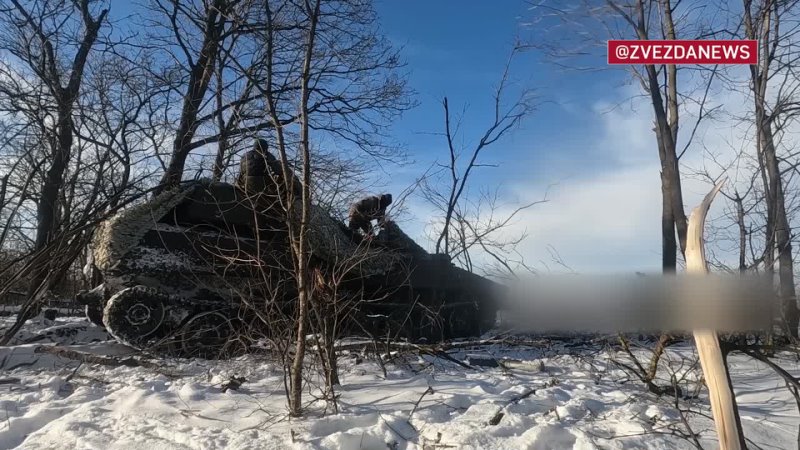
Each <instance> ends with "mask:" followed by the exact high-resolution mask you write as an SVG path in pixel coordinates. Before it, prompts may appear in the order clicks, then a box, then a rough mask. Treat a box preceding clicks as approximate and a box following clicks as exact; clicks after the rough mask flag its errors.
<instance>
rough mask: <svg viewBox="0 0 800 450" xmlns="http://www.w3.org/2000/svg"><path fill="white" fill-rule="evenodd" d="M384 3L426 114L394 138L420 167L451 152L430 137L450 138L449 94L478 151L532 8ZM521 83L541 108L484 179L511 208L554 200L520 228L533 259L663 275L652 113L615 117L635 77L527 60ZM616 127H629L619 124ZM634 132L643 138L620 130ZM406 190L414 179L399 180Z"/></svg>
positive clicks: (386, 21) (451, 0)
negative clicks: (445, 132)
mask: <svg viewBox="0 0 800 450" xmlns="http://www.w3.org/2000/svg"><path fill="white" fill-rule="evenodd" d="M376 5H377V10H378V13H379V15H380V20H381V26H382V28H383V31H384V32H385V33H386V35H387V36H388V37H389V38H390V39H391V40H392V41H393V42H394V43H395V44H396V45H400V46H403V47H404V52H403V55H404V57H405V60H406V61H407V63H408V69H409V71H410V84H411V87H412V88H413V89H414V90H416V91H417V93H418V97H417V99H418V101H419V102H420V104H419V106H418V107H417V108H416V109H414V110H412V111H409V112H408V113H406V114H405V116H404V117H403V118H402V119H401V120H399V121H398V122H397V123H396V124H395V126H394V134H395V136H396V137H397V139H399V140H400V141H401V142H403V143H404V144H405V145H406V148H407V150H408V152H409V153H410V154H411V155H412V157H413V158H414V159H416V160H417V161H419V165H418V166H417V167H418V169H417V170H419V169H420V168H422V167H424V166H426V165H427V164H428V163H429V161H431V160H432V159H435V158H437V157H438V158H445V157H446V155H447V154H446V153H445V152H446V146H445V141H444V139H443V138H442V137H440V136H431V135H427V134H422V133H425V132H440V131H441V130H442V128H443V113H442V107H441V99H442V97H444V96H447V97H448V98H449V101H450V104H451V109H453V110H458V109H460V108H461V107H462V106H465V105H466V106H467V107H468V109H467V111H466V114H465V116H464V125H463V129H464V130H465V136H464V137H465V138H466V140H467V141H468V142H469V141H470V138H472V139H474V138H475V136H476V135H477V134H478V133H480V132H481V131H482V130H483V129H484V128H485V126H486V124H487V121H488V120H489V115H490V114H491V112H492V104H491V102H492V94H493V91H494V88H495V86H496V85H497V82H498V80H499V78H500V75H501V73H502V70H503V68H504V65H505V63H506V60H507V58H508V55H509V52H510V50H511V48H512V46H513V44H514V41H515V38H516V37H517V36H525V35H526V34H527V30H525V28H524V27H523V26H522V25H521V23H522V22H523V21H524V18H525V17H526V15H527V14H528V11H527V6H526V3H525V2H521V1H503V2H487V1H477V0H473V1H455V0H448V1H434V2H431V1H420V0H411V1H402V2H400V1H390V0H379V1H378V2H377V3H376ZM512 78H513V79H514V80H515V81H516V82H517V83H520V84H525V85H527V86H529V87H531V88H534V89H535V91H536V92H537V95H538V97H539V99H540V101H539V105H538V107H537V110H536V111H535V112H534V113H533V114H532V115H531V116H530V117H529V118H528V119H527V120H526V121H525V122H524V123H523V125H522V127H521V128H520V129H518V130H516V131H515V132H514V133H513V134H512V135H511V136H510V138H508V139H505V140H503V141H501V142H498V143H497V144H496V145H495V146H493V147H492V148H491V150H490V151H489V152H487V155H486V157H487V159H486V162H490V163H496V164H499V165H500V167H498V168H486V169H482V170H481V173H480V176H479V177H477V178H476V179H475V180H474V181H475V182H477V183H478V184H479V185H483V186H489V187H492V186H496V185H498V184H500V183H502V185H503V186H505V187H507V188H508V189H507V190H506V192H507V194H508V196H509V197H508V198H509V200H517V201H519V202H524V201H526V200H527V201H532V200H536V199H540V198H542V197H543V196H544V195H545V193H546V192H548V197H549V199H550V202H549V203H547V204H543V205H539V206H536V207H535V208H534V209H533V210H531V211H530V212H529V213H527V214H525V215H524V216H523V217H521V218H520V221H519V223H517V224H516V229H517V230H521V229H524V230H527V231H528V232H529V233H530V234H531V236H530V237H529V238H528V241H527V242H526V244H525V245H524V248H523V252H524V254H525V256H526V259H527V260H528V261H530V262H533V263H541V265H542V266H545V265H548V266H552V264H551V261H550V256H549V253H548V252H547V247H548V246H552V247H553V248H555V249H556V250H557V251H558V252H559V253H560V255H561V256H562V258H564V260H565V262H566V263H567V264H569V265H570V266H571V267H573V268H574V269H576V270H580V271H590V272H595V271H600V272H605V271H632V270H658V268H659V265H660V253H659V249H660V241H659V233H660V229H659V224H660V216H659V211H660V206H659V197H658V188H659V184H658V183H659V181H658V169H657V164H658V159H657V153H656V150H655V139H654V136H653V135H652V133H651V132H650V131H649V129H650V125H649V123H650V114H651V113H650V110H649V109H647V108H645V107H637V108H635V109H631V108H630V105H629V104H627V103H624V104H623V107H622V108H617V109H615V110H612V108H611V106H612V105H615V104H617V103H619V102H620V101H622V100H624V99H626V98H630V97H632V96H635V95H636V93H637V92H636V91H635V90H634V89H633V88H632V87H630V86H626V81H627V80H628V78H627V77H626V75H625V73H624V72H622V71H600V72H591V73H586V72H576V71H569V70H564V69H560V68H557V67H555V66H554V65H552V64H548V63H546V62H544V61H543V60H542V57H541V56H540V55H538V54H536V53H535V52H528V53H525V54H523V55H522V56H521V57H520V58H517V59H516V60H515V64H514V65H513V69H512ZM644 106H646V105H644ZM609 111H610V112H609ZM615 121H619V123H621V124H622V125H621V126H620V127H615V125H614V123H615ZM626 126H634V127H636V130H635V132H630V131H626V130H622V129H621V127H626ZM615 128H616V129H615ZM404 172H405V171H404ZM626 177H627V178H626ZM403 182H409V180H404V179H402V178H401V179H397V180H395V183H396V184H398V185H401V184H402V183H403ZM633 189H635V191H634V192H629V191H632V190H633ZM688 196H689V197H691V192H690V193H689V195H688ZM421 209H424V207H423V206H421V205H420V206H419V208H418V209H417V211H419V210H421ZM626 209H629V210H630V213H629V214H630V217H626V216H625V214H626V213H625V210H626ZM426 219H427V218H426V217H425V214H424V212H422V213H420V212H418V213H417V214H416V217H415V219H414V220H412V221H411V223H409V224H407V225H406V227H410V228H411V229H412V230H415V231H416V234H417V235H420V234H422V232H421V231H420V230H419V229H418V228H417V227H419V226H420V224H421V223H424V222H425V220H426Z"/></svg>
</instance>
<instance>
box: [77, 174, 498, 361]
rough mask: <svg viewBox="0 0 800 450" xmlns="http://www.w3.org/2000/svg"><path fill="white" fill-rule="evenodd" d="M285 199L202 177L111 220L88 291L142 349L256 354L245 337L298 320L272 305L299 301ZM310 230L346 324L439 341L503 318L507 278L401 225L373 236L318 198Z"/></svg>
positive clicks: (90, 310)
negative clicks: (96, 282)
mask: <svg viewBox="0 0 800 450" xmlns="http://www.w3.org/2000/svg"><path fill="white" fill-rule="evenodd" d="M270 199H271V200H273V201H270ZM274 200H275V197H269V196H267V197H266V198H265V197H264V196H263V195H261V196H259V195H253V194H252V193H248V192H245V191H244V190H242V189H240V188H239V187H237V186H234V185H231V184H227V183H220V182H210V181H203V180H201V181H192V182H187V183H183V184H181V185H180V186H179V187H176V188H173V189H171V190H168V191H165V192H163V193H161V194H159V195H157V196H155V197H154V198H153V199H151V200H150V201H148V202H145V203H142V204H139V205H136V206H134V207H131V208H128V209H126V210H123V211H122V212H120V213H118V214H117V215H115V216H113V217H111V218H110V219H109V220H107V221H106V222H104V223H102V224H101V226H100V227H99V229H98V230H97V232H96V236H95V240H94V242H93V246H92V257H93V264H94V266H95V267H96V268H97V270H99V272H100V273H101V274H102V279H103V283H102V285H100V286H97V287H96V288H95V289H93V290H91V291H88V292H84V293H82V294H80V295H79V301H81V302H82V303H84V304H85V305H86V310H87V316H88V318H89V319H90V320H92V321H93V322H95V323H97V324H98V325H101V326H103V327H105V328H106V329H107V330H108V332H109V333H110V334H111V335H112V336H114V338H116V339H117V340H118V341H120V342H122V343H124V344H126V345H129V346H131V347H134V348H137V349H141V350H146V351H155V352H164V353H171V354H179V355H201V356H218V355H222V354H234V353H237V352H240V351H245V350H246V349H247V347H248V344H247V343H246V342H248V341H247V339H242V337H243V336H244V337H247V336H253V335H261V336H268V335H269V333H275V332H276V330H275V329H274V328H276V327H277V328H280V327H281V326H287V325H283V324H282V323H280V322H275V323H273V321H272V318H273V317H277V316H275V315H274V314H270V313H269V311H276V310H282V311H291V309H290V308H292V305H293V302H294V300H295V299H296V287H295V284H294V283H295V281H294V278H293V276H292V274H293V271H292V269H291V268H292V259H291V254H290V251H289V248H290V247H289V233H288V231H287V229H286V222H287V221H286V220H284V217H285V216H283V215H282V214H281V211H284V210H285V208H280V207H279V206H278V202H275V201H274ZM310 229H311V231H310V233H309V238H310V243H311V254H312V255H311V256H312V261H311V266H312V267H313V268H315V270H318V271H319V273H322V274H328V276H331V274H334V273H335V274H337V279H338V280H339V282H338V284H337V286H336V289H335V292H334V293H333V294H332V300H329V301H332V302H341V303H342V304H345V303H346V304H347V305H349V306H348V308H349V309H347V313H346V314H344V315H345V316H346V317H344V318H343V319H344V320H343V321H342V326H343V327H344V328H343V332H346V333H348V334H350V335H358V334H361V335H364V334H366V335H371V336H373V337H376V336H379V337H382V338H384V339H385V338H386V336H387V335H388V336H391V337H392V338H405V339H409V340H412V341H428V342H431V341H440V340H445V339H452V338H458V337H468V336H476V335H479V334H481V333H483V332H484V331H486V330H487V329H488V328H490V327H491V326H492V325H493V324H494V319H495V312H496V309H495V305H494V301H493V299H494V298H495V295H496V289H497V287H498V286H497V285H496V284H495V283H494V282H492V281H490V280H488V279H485V278H483V277H480V276H478V275H475V274H472V273H470V272H467V271H465V270H462V269H460V268H458V267H455V266H454V265H453V264H452V263H451V262H450V261H449V260H448V259H447V258H446V257H445V256H443V255H433V254H429V253H427V252H426V251H425V250H424V249H422V248H421V247H420V246H419V245H417V244H416V243H415V242H414V241H413V240H412V239H410V238H409V237H408V236H407V235H406V234H405V233H404V232H403V231H402V230H401V229H400V228H399V227H398V226H397V225H396V224H395V223H394V222H391V221H387V223H386V224H385V226H384V227H383V229H382V230H381V231H380V233H379V234H378V235H377V236H376V237H374V238H373V239H370V240H362V239H361V238H360V236H354V235H353V234H352V233H351V232H350V231H349V230H348V229H347V227H345V226H344V224H342V223H341V222H339V221H337V220H335V219H334V218H332V217H331V216H330V215H329V214H328V213H327V212H326V211H324V210H323V209H322V208H320V207H316V206H315V207H313V211H312V215H311V226H310ZM337 304H338V303H337ZM344 310H345V309H344V308H339V309H337V308H333V309H330V310H329V311H338V312H334V313H335V314H339V313H341V312H342V311H344ZM283 317H287V315H284V316H283ZM270 328H272V329H270ZM254 330H260V331H259V333H254ZM278 331H280V330H278ZM250 342H252V340H251V341H250Z"/></svg>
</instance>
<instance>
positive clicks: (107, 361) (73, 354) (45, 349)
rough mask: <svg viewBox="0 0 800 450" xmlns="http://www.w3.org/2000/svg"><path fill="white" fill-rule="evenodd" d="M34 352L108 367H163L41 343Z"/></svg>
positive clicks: (155, 368) (133, 359)
mask: <svg viewBox="0 0 800 450" xmlns="http://www.w3.org/2000/svg"><path fill="white" fill-rule="evenodd" d="M33 352H34V353H49V354H51V355H55V356H58V357H60V358H65V359H71V360H73V361H80V362H82V363H85V364H99V365H101V366H110V367H121V366H125V367H144V368H146V369H154V370H158V371H161V370H162V369H163V368H164V367H163V365H161V364H156V363H153V362H150V361H144V360H141V359H136V358H133V357H128V358H114V357H110V356H102V355H95V354H93V353H86V352H79V351H76V350H70V349H68V348H64V347H58V346H50V345H41V346H39V347H36V348H35V349H34V350H33Z"/></svg>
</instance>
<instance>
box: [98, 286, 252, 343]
mask: <svg viewBox="0 0 800 450" xmlns="http://www.w3.org/2000/svg"><path fill="white" fill-rule="evenodd" d="M236 312H237V309H236V308H235V307H233V306H231V305H230V304H228V303H224V304H223V303H221V302H217V301H209V300H201V299H196V298H193V299H191V300H190V299H186V298H182V297H180V296H176V295H168V294H165V293H163V292H160V291H159V290H157V289H154V288H150V287H145V286H133V287H129V288H126V289H123V290H121V291H119V292H117V293H116V294H114V295H113V296H112V297H111V298H109V300H108V302H107V303H106V305H105V308H104V310H103V323H104V324H105V327H106V330H108V332H109V334H111V336H113V337H114V338H115V339H116V340H117V341H119V342H121V343H123V344H125V345H127V346H129V347H133V348H135V349H137V350H141V351H144V352H151V353H158V354H170V355H174V356H182V357H193V356H199V357H205V358H210V357H211V358H216V357H221V356H223V355H230V354H233V353H237V352H239V351H241V350H243V348H239V347H241V346H239V345H237V344H238V342H239V341H237V340H236V339H233V337H234V332H235V330H236V329H237V324H236V323H235V322H236V321H237V319H236V317H237V314H236Z"/></svg>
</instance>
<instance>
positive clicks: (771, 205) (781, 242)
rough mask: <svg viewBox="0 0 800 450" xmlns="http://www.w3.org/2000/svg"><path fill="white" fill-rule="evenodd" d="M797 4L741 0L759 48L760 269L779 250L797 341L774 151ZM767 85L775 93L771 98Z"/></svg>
mask: <svg viewBox="0 0 800 450" xmlns="http://www.w3.org/2000/svg"><path fill="white" fill-rule="evenodd" d="M797 6H798V3H797V2H796V1H790V2H778V1H772V0H764V1H758V2H755V4H754V2H753V1H751V0H744V2H743V10H742V22H743V24H744V37H745V38H746V39H756V40H758V41H759V45H760V46H761V48H760V51H759V58H760V60H759V63H758V64H757V65H751V66H750V83H749V87H750V90H751V92H752V97H753V108H754V113H755V130H756V150H757V155H758V165H759V169H760V172H761V176H762V181H763V185H764V186H763V189H764V195H765V199H764V200H765V202H766V205H767V219H766V229H765V231H766V235H765V246H764V266H765V270H766V271H767V273H770V274H771V273H773V270H774V261H775V253H776V251H777V259H778V280H779V290H780V296H781V299H782V301H783V316H784V320H785V321H786V328H787V331H788V332H789V334H790V336H792V337H793V338H797V337H798V324H800V310H798V307H797V298H796V296H795V284H794V283H795V282H794V263H793V258H792V230H791V225H790V224H789V218H788V215H787V211H786V198H785V194H784V183H785V182H784V179H783V178H784V177H783V172H782V170H781V167H780V158H779V156H778V152H777V147H778V142H779V140H780V135H779V133H780V128H781V126H782V125H783V124H784V121H785V119H786V114H787V112H786V111H787V110H791V109H792V107H793V105H796V104H797V103H796V99H795V95H796V93H797V90H798V89H800V85H798V83H797V82H796V73H795V72H794V69H793V67H792V66H793V64H794V62H795V61H796V58H797V49H796V48H794V46H795V45H796V43H795V39H796V37H797V33H798V31H800V28H798V25H797V22H796V21H794V20H793V17H796V15H797V13H798V11H797ZM792 80H794V81H792ZM770 86H772V89H775V90H776V92H775V93H773V94H771V87H770ZM770 97H772V98H770ZM795 107H796V106H795Z"/></svg>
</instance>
